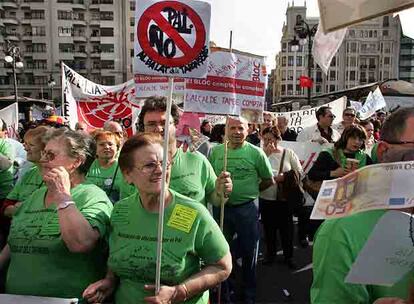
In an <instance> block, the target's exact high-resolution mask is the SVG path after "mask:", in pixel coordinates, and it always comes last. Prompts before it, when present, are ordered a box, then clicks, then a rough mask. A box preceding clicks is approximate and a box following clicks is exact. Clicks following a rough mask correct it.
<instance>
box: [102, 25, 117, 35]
mask: <svg viewBox="0 0 414 304" xmlns="http://www.w3.org/2000/svg"><path fill="white" fill-rule="evenodd" d="M113 36H114V29H113V28H112V27H101V37H113Z"/></svg>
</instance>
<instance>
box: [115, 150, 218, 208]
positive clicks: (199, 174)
mask: <svg viewBox="0 0 414 304" xmlns="http://www.w3.org/2000/svg"><path fill="white" fill-rule="evenodd" d="M220 173H221V172H220ZM216 179H217V176H216V173H214V170H213V167H212V166H211V164H210V162H209V161H208V160H207V158H206V157H205V156H204V155H202V154H201V153H200V152H189V151H187V152H184V151H183V150H182V149H177V152H176V153H175V155H174V158H173V164H172V167H171V178H170V188H171V189H173V190H175V191H177V192H178V193H180V194H182V195H184V196H187V197H189V198H191V199H193V200H194V201H196V202H201V203H202V204H203V205H204V206H206V205H207V198H208V196H209V195H210V194H211V193H212V192H213V191H214V190H215V188H216ZM136 192H137V190H136V188H135V187H134V188H130V191H129V193H127V194H125V195H124V196H123V198H125V197H127V196H129V195H132V194H134V193H136Z"/></svg>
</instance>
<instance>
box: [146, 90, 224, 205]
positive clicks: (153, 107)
mask: <svg viewBox="0 0 414 304" xmlns="http://www.w3.org/2000/svg"><path fill="white" fill-rule="evenodd" d="M166 109H167V100H166V98H165V97H149V98H147V99H146V100H145V104H144V106H143V107H142V110H141V113H140V115H139V130H140V131H141V132H154V133H160V134H162V135H163V134H164V125H165V120H166ZM171 116H172V120H171V122H170V132H169V143H170V147H169V153H170V157H171V159H172V163H173V164H172V168H171V179H170V188H171V189H173V190H175V191H177V192H178V193H180V194H182V195H184V196H187V197H189V198H191V199H193V200H194V201H196V202H200V203H202V204H203V205H205V206H206V205H207V202H209V203H211V204H213V205H219V204H220V202H221V199H222V193H223V192H225V193H226V194H228V193H230V192H231V191H232V180H231V179H230V175H229V173H228V172H221V171H218V172H217V171H216V173H215V172H214V170H213V168H212V167H211V164H210V163H209V161H208V160H207V158H205V156H204V155H202V154H201V153H199V152H189V151H187V152H184V151H183V150H182V149H181V148H177V145H176V144H177V141H176V138H175V132H176V128H175V127H176V125H177V124H178V122H179V113H178V107H177V106H176V105H175V104H172V107H171ZM216 174H217V176H218V177H216Z"/></svg>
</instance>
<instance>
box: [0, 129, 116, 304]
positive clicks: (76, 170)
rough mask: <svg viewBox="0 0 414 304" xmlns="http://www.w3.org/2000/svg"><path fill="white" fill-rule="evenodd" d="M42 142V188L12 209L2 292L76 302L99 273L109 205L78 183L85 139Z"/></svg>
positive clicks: (57, 133) (70, 134)
mask: <svg viewBox="0 0 414 304" xmlns="http://www.w3.org/2000/svg"><path fill="white" fill-rule="evenodd" d="M45 138H46V142H47V143H46V146H45V148H44V150H43V151H42V154H41V155H42V156H41V159H40V163H41V175H42V178H43V181H44V183H45V186H43V187H41V188H40V189H38V190H36V191H35V192H34V193H33V194H32V195H31V196H30V198H28V199H27V200H25V201H24V202H23V204H22V206H21V207H20V208H19V209H18V210H17V212H16V214H15V216H14V218H13V222H12V225H11V228H10V235H9V239H8V244H7V246H6V247H5V248H4V250H3V251H2V253H1V255H0V266H3V265H4V264H5V263H6V262H7V261H10V266H9V269H8V273H7V280H6V293H9V294H20V295H34V296H46V297H60V298H76V297H78V298H80V297H81V294H82V291H83V290H84V289H85V287H86V286H88V285H89V284H90V283H91V282H94V281H96V280H97V279H99V278H101V277H102V276H103V275H104V273H105V267H102V265H105V263H106V261H105V257H106V255H105V254H104V252H105V251H104V248H105V239H106V238H107V233H108V226H109V217H110V214H111V211H112V204H111V202H110V201H109V199H108V197H107V195H106V194H105V192H104V191H103V190H101V189H99V188H98V187H97V186H95V185H91V184H86V183H84V182H85V174H86V172H87V171H88V169H89V166H90V165H91V163H92V161H93V160H94V157H95V143H94V141H93V139H92V138H91V137H89V136H88V135H86V134H82V133H79V132H75V131H72V130H68V129H66V128H63V129H53V130H50V131H48V132H47V133H46V136H45Z"/></svg>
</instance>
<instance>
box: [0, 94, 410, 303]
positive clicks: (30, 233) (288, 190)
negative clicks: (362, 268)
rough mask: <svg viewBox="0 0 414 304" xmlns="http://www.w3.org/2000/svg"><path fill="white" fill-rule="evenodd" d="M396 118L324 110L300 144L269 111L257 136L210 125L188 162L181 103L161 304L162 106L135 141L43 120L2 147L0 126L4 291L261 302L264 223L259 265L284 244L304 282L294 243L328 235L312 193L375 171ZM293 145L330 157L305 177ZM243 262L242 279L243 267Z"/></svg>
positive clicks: (151, 111) (170, 173)
mask: <svg viewBox="0 0 414 304" xmlns="http://www.w3.org/2000/svg"><path fill="white" fill-rule="evenodd" d="M408 115H411V116H413V115H414V113H413V112H412V111H411V112H409V114H408ZM386 116H387V113H385V112H384V111H379V112H377V113H376V115H375V116H374V117H373V118H372V119H370V120H367V121H359V120H358V118H357V112H356V111H355V109H353V108H351V107H347V108H346V109H345V110H344V111H343V115H342V120H341V122H340V123H338V124H333V121H334V119H335V116H334V114H333V113H332V109H331V108H329V107H325V106H322V107H320V108H319V109H318V111H317V112H316V118H317V121H318V122H317V124H316V125H315V126H312V127H309V128H305V129H304V130H303V131H302V132H300V133H299V134H297V133H296V132H295V131H294V130H293V129H292V128H290V127H289V119H288V118H287V117H284V116H279V117H276V116H274V113H273V114H272V113H265V114H264V115H263V123H262V124H260V125H257V124H251V123H248V122H247V121H246V120H244V119H243V118H229V119H228V121H227V124H217V125H212V124H211V123H210V122H209V121H207V120H206V121H202V123H201V127H200V130H199V131H200V133H201V134H203V135H205V136H207V137H208V138H209V140H208V141H207V142H205V143H203V145H201V146H200V148H199V151H184V150H183V149H182V148H177V146H178V145H177V140H176V137H175V126H176V125H177V124H178V122H179V119H180V118H179V115H178V108H177V107H176V106H175V105H173V107H172V113H171V121H170V133H169V134H168V135H169V139H170V140H169V141H170V147H169V155H168V163H167V164H166V168H167V187H168V191H167V194H166V196H165V209H164V212H165V223H164V239H163V242H164V249H163V250H164V251H163V258H164V260H163V264H162V269H161V275H162V277H161V280H162V284H163V287H162V288H161V291H160V293H159V294H158V295H157V296H154V286H153V284H154V277H155V253H156V243H157V242H156V235H157V231H156V229H157V219H158V217H157V212H158V208H159V196H160V193H161V190H162V189H161V173H162V172H161V168H162V165H163V163H162V159H163V149H162V136H163V135H164V125H165V122H166V117H167V116H166V100H165V99H164V98H157V97H151V98H148V99H147V101H146V102H145V105H144V107H143V109H142V111H141V114H140V117H139V121H138V125H137V127H138V134H136V135H134V136H132V137H130V138H128V137H127V134H126V132H125V130H124V129H123V128H122V126H121V125H120V124H119V123H118V122H116V121H109V122H107V123H105V125H104V127H103V128H102V129H95V130H90V129H89V128H88V127H87V126H86V125H85V124H83V123H78V124H76V128H75V130H71V129H70V128H69V127H68V126H67V125H66V124H65V123H64V122H56V121H53V122H51V121H48V120H44V121H41V122H28V123H24V124H22V125H21V128H20V130H19V135H20V137H21V139H22V141H21V142H20V143H19V142H18V141H16V140H12V139H9V138H6V136H5V133H6V132H5V126H4V125H3V126H2V128H1V129H2V132H1V133H0V201H1V205H0V246H1V248H3V250H2V252H1V254H0V271H1V273H2V275H3V290H4V291H5V292H6V293H12V294H23V295H38V296H54V297H78V298H84V299H85V300H87V301H89V302H95V303H99V302H102V301H104V300H105V299H106V301H115V302H116V303H122V304H123V303H138V302H143V301H144V299H145V301H146V302H152V303H171V302H181V301H187V300H191V302H192V303H208V301H209V290H210V294H212V293H214V291H213V289H214V287H215V286H217V285H218V284H220V283H221V282H223V285H222V286H223V287H222V289H223V292H222V297H223V302H225V303H231V302H237V300H240V299H242V300H243V302H244V303H254V302H255V298H256V263H257V255H258V251H259V240H260V231H261V230H260V224H261V225H262V228H263V229H262V230H263V241H264V246H263V248H264V253H265V254H264V256H265V257H264V260H263V264H264V265H270V264H272V263H274V261H275V259H276V252H277V248H278V245H277V244H278V241H279V243H280V247H281V248H282V250H283V257H284V262H285V264H286V266H287V267H289V268H290V269H291V270H295V269H296V268H297V265H296V263H295V260H294V243H295V240H296V239H297V242H298V243H299V244H300V245H301V246H302V247H307V246H309V244H310V243H311V244H312V242H314V241H315V245H316V242H317V241H316V240H317V236H315V234H316V231H317V230H318V228H319V227H320V225H321V224H322V221H312V220H310V219H309V217H310V213H311V210H312V205H311V204H308V203H307V202H306V195H305V192H308V194H309V195H310V196H311V197H313V199H315V198H316V196H317V193H318V187H320V185H321V182H322V181H323V180H328V179H334V178H338V177H342V176H345V175H346V174H348V173H350V172H352V171H353V170H356V169H358V168H361V167H363V166H367V165H370V164H373V163H376V162H378V161H379V157H378V156H379V155H380V160H381V159H382V156H383V151H382V146H381V145H379V142H380V140H381V137H380V132H381V128H382V127H383V125H384V122H385V119H386ZM405 118H406V117H405ZM226 140H227V141H228V143H227V145H228V149H226V148H225V145H224V144H223V143H224V142H225V141H226ZM286 141H302V142H306V141H309V142H314V143H318V144H320V145H323V147H324V148H323V150H322V152H320V154H319V155H318V157H317V159H316V161H315V163H314V164H313V166H312V167H311V168H310V170H309V172H304V170H303V168H302V165H301V162H300V160H299V158H298V156H297V154H296V153H295V151H293V150H292V149H289V148H286V147H284V142H286ZM390 144H392V142H391V141H390ZM203 146H204V147H203ZM202 147H203V148H202ZM23 148H24V151H23ZM225 150H227V152H225ZM200 152H201V153H200ZM225 153H227V154H226V155H227V162H226V163H227V167H226V168H225V166H224V163H225V160H224V155H225ZM223 201H225V202H226V204H225V208H224V228H223V231H220V228H219V226H218V224H217V222H219V219H220V212H221V208H220V204H221V203H222V202H223ZM211 206H212V207H211ZM294 218H295V219H297V221H298V226H297V236H295V229H294ZM325 226H327V225H325ZM322 230H323V229H322ZM323 231H324V230H323ZM325 233H327V232H325ZM315 239H316V240H315ZM323 246H325V245H323ZM344 250H345V249H344ZM238 258H242V266H241V267H238V266H237V265H236V264H235V260H237V259H238ZM232 260H233V261H232ZM319 263H322V262H321V261H319ZM320 265H321V264H317V265H316V268H317V267H322V266H320ZM317 269H318V268H317ZM235 271H240V272H241V275H242V284H243V288H242V289H241V290H242V293H243V294H242V295H236V294H235V291H236V288H235V284H236V283H235V278H234V272H235ZM317 275H319V276H316V278H317V279H319V278H320V274H317ZM324 281H326V278H324ZM315 284H316V285H315ZM318 284H319V281H315V282H314V285H315V286H314V287H315V288H319V289H320V286H319V287H318V286H317V285H318ZM319 289H318V292H316V291H313V294H312V296H313V297H314V298H313V300H314V302H315V303H328V302H329V301H328V302H324V301H323V300H320V301H319V299H318V296H320V295H321V294H322V293H321V292H320V291H319ZM315 290H316V289H315ZM382 295H383V294H381V296H382ZM321 299H322V298H321ZM214 301H215V300H214V299H213V298H212V297H210V302H214ZM329 303H340V302H337V301H335V300H333V301H331V302H329ZM344 303H346V302H344ZM348 303H351V302H348ZM353 303H356V302H353Z"/></svg>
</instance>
